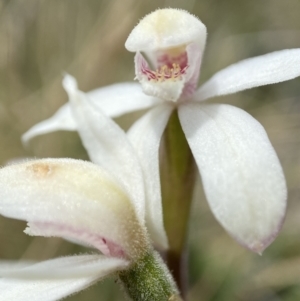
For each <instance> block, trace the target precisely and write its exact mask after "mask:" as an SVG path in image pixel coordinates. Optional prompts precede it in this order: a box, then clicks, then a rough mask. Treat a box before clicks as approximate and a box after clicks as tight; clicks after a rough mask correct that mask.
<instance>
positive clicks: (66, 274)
mask: <svg viewBox="0 0 300 301" xmlns="http://www.w3.org/2000/svg"><path fill="white" fill-rule="evenodd" d="M128 264H129V262H128V261H126V260H124V259H121V258H114V257H106V256H103V255H99V254H94V255H75V256H67V257H61V258H55V259H50V260H46V261H43V262H39V263H31V264H30V263H28V262H24V266H22V261H21V262H11V263H10V264H9V263H7V264H5V265H3V264H2V263H1V261H0V277H5V278H14V279H23V280H42V279H43V280H58V279H61V280H63V279H76V278H84V277H91V276H98V277H99V278H102V277H105V276H107V275H109V274H112V273H114V272H116V271H120V270H124V269H126V268H127V266H128Z"/></svg>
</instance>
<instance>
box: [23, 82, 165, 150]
mask: <svg viewBox="0 0 300 301" xmlns="http://www.w3.org/2000/svg"><path fill="white" fill-rule="evenodd" d="M87 95H88V98H89V99H90V101H91V102H92V103H93V104H94V105H95V107H96V108H99V109H100V110H102V111H103V113H104V114H106V115H107V116H110V117H118V116H121V115H123V114H126V113H130V112H134V111H137V110H142V109H146V108H149V107H151V106H153V105H154V104H156V103H157V102H159V100H158V99H157V98H154V97H150V96H148V95H145V93H143V91H142V89H141V86H140V84H137V83H121V84H114V85H110V86H107V87H103V88H99V89H96V90H92V91H90V92H88V93H87ZM76 129H77V125H76V120H75V119H74V117H73V115H72V113H71V110H70V105H69V103H67V104H64V105H63V106H62V107H61V108H60V109H59V110H58V111H57V112H56V113H55V114H54V115H53V116H52V117H50V118H49V119H46V120H44V121H42V122H40V123H38V124H36V125H34V126H33V127H32V128H31V129H29V130H28V131H27V132H26V133H25V134H24V135H23V136H22V141H23V143H24V144H26V143H28V141H29V140H30V139H32V138H34V137H36V136H38V135H43V134H47V133H51V132H54V131H59V130H67V131H75V130H76Z"/></svg>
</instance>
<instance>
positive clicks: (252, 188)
mask: <svg viewBox="0 0 300 301" xmlns="http://www.w3.org/2000/svg"><path fill="white" fill-rule="evenodd" d="M179 117H180V121H181V124H182V127H183V131H184V132H185V135H186V137H187V140H188V143H189V145H190V147H191V150H192V152H193V155H194V157H195V160H196V163H197V165H198V168H199V171H200V173H201V177H202V182H203V186H204V190H205V194H206V197H207V200H208V202H209V205H210V207H211V209H212V211H213V213H214V215H215V217H216V218H217V220H218V221H219V222H220V223H221V224H222V226H223V227H224V228H225V229H226V230H227V231H228V232H229V233H230V234H231V235H232V236H233V237H234V238H235V239H236V240H237V241H239V242H240V243H241V244H242V245H244V246H246V247H247V248H249V249H251V250H252V251H254V252H257V253H261V252H262V251H263V250H264V249H265V248H266V247H267V246H268V245H269V244H270V243H271V242H272V241H273V240H274V238H275V237H276V235H277V234H278V231H279V230H280V228H281V225H282V223H283V219H284V216H285V209H286V198H287V191H286V184H285V179H284V175H283V172H282V168H281V166H280V163H279V160H278V158H277V155H276V153H275V151H274V149H273V147H272V145H271V143H270V141H269V139H268V137H267V134H266V132H265V130H264V129H263V127H262V126H261V125H260V124H259V123H258V122H257V121H256V120H255V119H254V118H252V117H251V116H250V115H249V114H247V113H246V112H245V111H243V110H241V109H238V108H235V107H232V106H229V105H201V104H195V103H194V104H188V105H183V106H181V107H180V109H179Z"/></svg>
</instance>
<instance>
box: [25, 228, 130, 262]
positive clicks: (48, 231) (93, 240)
mask: <svg viewBox="0 0 300 301" xmlns="http://www.w3.org/2000/svg"><path fill="white" fill-rule="evenodd" d="M25 233H27V234H29V235H35V236H46V237H52V236H56V237H69V238H73V239H75V240H78V241H82V242H83V243H85V244H88V245H90V246H92V247H94V248H96V249H98V250H99V251H101V252H102V253H103V254H104V255H106V256H110V257H117V258H125V257H126V256H125V252H124V250H123V249H122V247H121V246H120V245H118V244H117V243H115V242H113V241H111V240H109V239H107V238H106V237H103V236H101V235H98V234H95V233H92V232H90V231H89V230H86V229H84V228H77V227H73V226H69V225H65V224H57V223H52V222H29V223H28V228H26V230H25Z"/></svg>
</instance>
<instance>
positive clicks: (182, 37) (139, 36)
mask: <svg viewBox="0 0 300 301" xmlns="http://www.w3.org/2000/svg"><path fill="white" fill-rule="evenodd" d="M205 41H206V27H205V25H204V24H203V23H202V22H201V21H200V20H199V19H198V18H197V17H195V16H193V15H191V14H190V13H188V12H187V11H184V10H180V9H174V8H165V9H158V10H156V11H154V12H152V13H150V14H148V15H146V16H145V17H144V18H143V19H142V20H141V21H140V22H139V23H138V24H137V25H136V27H135V28H134V29H133V30H132V32H131V33H130V35H129V37H128V38H127V41H126V43H125V47H126V49H127V50H129V51H132V52H136V51H153V50H159V49H166V48H173V47H177V46H180V45H187V44H190V43H192V42H198V43H199V44H200V45H201V49H203V48H204V45H205Z"/></svg>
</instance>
